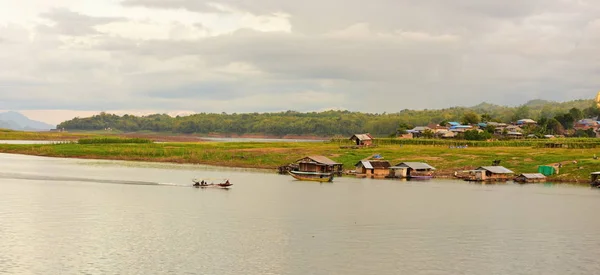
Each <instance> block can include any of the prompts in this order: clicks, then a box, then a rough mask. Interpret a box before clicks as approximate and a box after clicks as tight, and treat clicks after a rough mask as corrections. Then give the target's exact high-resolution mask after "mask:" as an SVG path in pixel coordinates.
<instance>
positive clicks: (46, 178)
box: [0, 173, 186, 187]
mask: <svg viewBox="0 0 600 275" xmlns="http://www.w3.org/2000/svg"><path fill="white" fill-rule="evenodd" d="M0 179H19V180H36V181H67V182H74V181H77V182H92V183H107V184H129V185H163V186H182V187H183V186H186V185H183V184H176V183H161V182H152V181H137V180H112V179H93V178H78V177H62V176H50V175H34V174H18V173H0Z"/></svg>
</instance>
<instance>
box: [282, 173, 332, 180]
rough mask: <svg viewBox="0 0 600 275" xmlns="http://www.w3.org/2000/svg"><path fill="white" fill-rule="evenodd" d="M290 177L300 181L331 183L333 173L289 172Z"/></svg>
mask: <svg viewBox="0 0 600 275" xmlns="http://www.w3.org/2000/svg"><path fill="white" fill-rule="evenodd" d="M288 173H289V174H290V175H291V176H292V177H294V178H295V179H297V180H302V181H316V182H332V181H333V173H317V172H300V171H289V172H288Z"/></svg>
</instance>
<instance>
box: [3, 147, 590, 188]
mask: <svg viewBox="0 0 600 275" xmlns="http://www.w3.org/2000/svg"><path fill="white" fill-rule="evenodd" d="M0 152H3V153H19V154H29V155H41V156H54V157H74V158H92V159H118V160H136V161H157V162H174V163H197V164H210V165H220V166H231V167H253V168H268V169H274V168H276V167H277V166H280V165H283V164H287V163H291V162H294V161H295V160H297V159H299V158H302V157H304V156H307V155H324V156H327V157H329V158H331V159H333V160H335V161H338V162H341V163H343V164H344V168H345V169H347V170H350V169H354V164H356V162H358V161H359V160H361V159H364V158H367V157H369V156H371V155H373V154H381V155H382V156H383V157H384V158H385V159H387V160H389V161H390V162H391V163H392V165H394V164H397V163H399V162H403V161H424V162H427V163H429V164H431V165H433V166H435V167H436V168H438V171H437V172H438V175H451V174H452V173H453V172H454V171H457V170H466V169H473V168H476V167H478V166H483V165H491V163H492V161H493V160H495V159H499V160H501V161H502V162H501V164H500V165H502V166H505V167H507V168H509V169H511V170H513V171H515V172H516V173H532V172H537V166H538V165H547V164H553V163H559V162H562V163H563V167H562V169H561V170H560V174H559V175H555V176H552V177H551V178H550V181H571V182H587V181H588V179H589V173H590V172H594V171H597V170H600V160H594V159H593V158H592V157H593V155H594V154H597V155H599V156H600V149H565V148H561V149H546V148H533V147H469V148H465V149H451V148H449V147H446V146H425V145H380V146H379V147H376V148H367V149H340V148H339V145H338V144H336V143H331V142H325V143H313V142H310V143H303V142H298V143H294V142H280V143H261V142H243V143H242V142H240V143H233V142H202V143H148V144H134V143H128V144H122V143H114V144H42V145H0ZM573 161H576V162H577V163H573Z"/></svg>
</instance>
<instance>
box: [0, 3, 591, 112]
mask: <svg viewBox="0 0 600 275" xmlns="http://www.w3.org/2000/svg"><path fill="white" fill-rule="evenodd" d="M28 1H29V4H31V3H33V2H35V1H38V0H28ZM44 3H46V2H44ZM78 3H79V2H77V1H64V2H61V3H59V4H56V5H55V6H43V8H40V9H39V10H37V14H36V16H35V18H31V17H26V18H28V19H27V20H22V21H15V22H9V23H2V22H0V60H2V61H3V62H2V64H0V96H1V97H2V99H3V100H2V101H0V109H28V110H35V109H41V110H48V109H61V110H81V111H85V110H153V109H154V110H163V111H164V110H173V111H175V110H190V111H204V112H222V111H225V112H254V111H257V112H261V111H270V110H285V109H294V110H298V111H311V110H321V109H327V108H331V106H336V108H345V109H350V110H360V111H369V112H384V111H386V112H395V111H398V110H401V109H407V108H410V109H414V108H417V109H419V108H429V109H431V108H441V107H448V106H452V105H475V104H477V103H479V102H481V101H488V102H494V103H498V104H510V105H516V104H521V103H523V102H525V101H527V100H529V99H534V98H540V97H541V98H543V99H551V100H568V99H577V98H591V97H592V96H593V95H594V94H595V93H596V91H597V90H598V87H600V78H598V77H597V75H598V73H599V72H600V55H598V53H599V52H600V20H599V19H597V18H600V7H598V6H597V5H594V4H593V3H592V2H591V1H582V0H579V1H576V0H572V1H571V0H546V1H540V0H525V1H504V2H497V1H491V0H458V1H443V0H423V1H408V0H394V1H392V0H376V1H371V2H369V3H368V4H367V3H366V2H364V1H358V0H347V1H342V0H324V1H323V0H320V1H315V0H306V1H276V0H257V1H252V2H251V3H250V2H248V1H241V0H217V1H202V0H199V1H196V0H194V1H192V0H170V1H157V0H125V1H122V2H115V1H98V2H94V3H95V4H94V6H93V7H90V6H88V5H82V4H78ZM45 5H49V4H47V3H46V4H45ZM20 9H22V10H25V9H26V8H25V6H22V7H21V8H20ZM20 9H19V8H16V9H15V10H16V11H17V14H20V13H19V10H20ZM0 10H4V9H3V7H2V4H0ZM25 13H27V14H29V13H30V11H27V12H24V11H23V14H25ZM14 18H17V16H14ZM13 21H14V20H13Z"/></svg>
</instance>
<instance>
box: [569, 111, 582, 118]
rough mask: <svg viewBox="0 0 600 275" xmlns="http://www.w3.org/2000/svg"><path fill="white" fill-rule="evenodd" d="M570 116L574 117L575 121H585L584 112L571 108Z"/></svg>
mask: <svg viewBox="0 0 600 275" xmlns="http://www.w3.org/2000/svg"><path fill="white" fill-rule="evenodd" d="M569 114H570V115H571V117H573V120H574V121H578V120H581V119H583V112H582V111H581V110H579V109H577V108H571V110H569Z"/></svg>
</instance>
